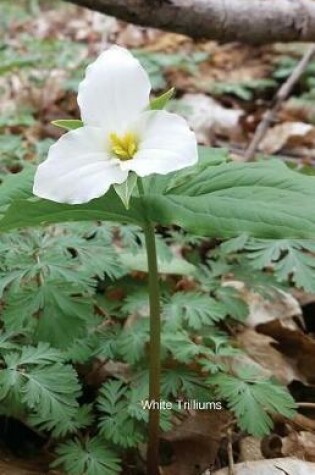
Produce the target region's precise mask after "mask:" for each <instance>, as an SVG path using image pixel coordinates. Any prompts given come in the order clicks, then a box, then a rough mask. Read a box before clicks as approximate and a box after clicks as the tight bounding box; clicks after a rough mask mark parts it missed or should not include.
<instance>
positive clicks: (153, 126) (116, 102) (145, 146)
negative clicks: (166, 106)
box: [33, 46, 198, 204]
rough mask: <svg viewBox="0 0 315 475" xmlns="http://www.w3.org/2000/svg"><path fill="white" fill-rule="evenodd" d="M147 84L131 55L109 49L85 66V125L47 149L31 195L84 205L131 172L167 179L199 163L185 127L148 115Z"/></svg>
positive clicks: (172, 117) (165, 116) (81, 96)
mask: <svg viewBox="0 0 315 475" xmlns="http://www.w3.org/2000/svg"><path fill="white" fill-rule="evenodd" d="M150 90H151V85H150V81H149V77H148V75H147V73H146V72H145V70H144V69H143V68H142V66H141V65H140V63H139V61H138V60H137V59H135V58H134V57H133V56H132V55H131V53H129V51H127V50H125V49H124V48H121V47H118V46H113V47H111V48H110V49H108V50H107V51H105V52H103V53H102V54H101V55H100V56H99V57H98V58H97V59H96V61H95V62H94V63H92V64H91V65H89V66H88V68H87V70H86V76H85V79H84V80H83V81H82V82H81V83H80V85H79V93H78V104H79V107H80V111H81V117H82V121H83V124H84V126H83V127H80V128H78V129H76V130H72V131H70V132H67V133H66V134H64V135H63V136H62V137H61V138H60V139H59V140H58V141H57V142H56V143H55V144H54V145H52V146H51V147H50V150H49V153H48V158H47V159H46V160H45V161H44V162H43V163H42V164H40V165H39V167H38V169H37V171H36V174H35V181H34V188H33V192H34V194H35V195H37V196H39V197H41V198H46V199H49V200H52V201H56V202H59V203H71V204H78V203H86V202H88V201H90V200H92V199H94V198H98V197H100V196H102V195H104V194H105V193H106V191H107V190H108V189H109V187H110V186H111V185H114V184H121V183H123V182H124V181H125V180H126V179H127V178H128V173H129V172H135V173H136V174H137V175H138V176H140V177H144V176H147V175H150V174H152V173H158V174H162V175H164V174H167V173H169V172H172V171H175V170H180V169H182V168H185V167H188V166H191V165H194V164H195V163H196V162H197V160H198V155H197V144H196V139H195V135H194V133H193V132H192V131H191V130H190V129H189V127H188V125H187V123H186V121H185V120H184V119H183V118H182V117H180V116H178V115H176V114H171V113H169V112H166V111H163V110H157V111H150V110H148V108H149V104H150V103H149V95H150Z"/></svg>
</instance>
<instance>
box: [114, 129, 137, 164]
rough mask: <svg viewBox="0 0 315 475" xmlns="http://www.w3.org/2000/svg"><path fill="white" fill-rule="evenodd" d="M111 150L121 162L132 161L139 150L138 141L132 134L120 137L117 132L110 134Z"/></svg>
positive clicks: (128, 133)
mask: <svg viewBox="0 0 315 475" xmlns="http://www.w3.org/2000/svg"><path fill="white" fill-rule="evenodd" d="M109 138H110V142H111V150H112V152H113V153H114V154H115V155H116V157H117V158H119V159H120V160H130V159H131V158H132V157H133V156H134V154H135V153H136V151H137V150H138V141H137V138H136V136H135V135H134V134H133V133H132V132H127V133H126V134H125V135H122V136H119V135H117V134H116V133H115V132H112V133H111V134H109Z"/></svg>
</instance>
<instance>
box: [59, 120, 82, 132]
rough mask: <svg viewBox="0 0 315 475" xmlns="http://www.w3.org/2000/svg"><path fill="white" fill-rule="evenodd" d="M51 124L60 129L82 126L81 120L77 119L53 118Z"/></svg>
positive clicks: (72, 128)
mask: <svg viewBox="0 0 315 475" xmlns="http://www.w3.org/2000/svg"><path fill="white" fill-rule="evenodd" d="M52 124H53V125H55V126H56V127H60V128H62V129H67V130H74V129H78V128H79V127H83V122H82V120H77V119H58V120H53V121H52Z"/></svg>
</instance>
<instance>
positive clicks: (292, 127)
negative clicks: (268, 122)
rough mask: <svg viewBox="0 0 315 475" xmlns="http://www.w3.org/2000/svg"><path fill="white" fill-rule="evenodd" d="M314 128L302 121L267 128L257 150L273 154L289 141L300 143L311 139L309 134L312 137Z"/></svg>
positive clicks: (295, 143)
mask: <svg viewBox="0 0 315 475" xmlns="http://www.w3.org/2000/svg"><path fill="white" fill-rule="evenodd" d="M314 133H315V128H314V127H313V126H312V125H310V124H306V123H304V122H285V123H284V124H279V125H275V126H274V127H272V128H271V129H269V130H268V131H267V133H266V136H265V137H264V139H263V140H262V141H261V143H260V145H259V150H261V151H262V152H264V153H268V154H273V153H275V152H278V151H279V150H281V149H282V148H283V147H284V146H285V145H287V144H288V143H289V142H290V144H294V145H301V144H304V143H305V141H306V142H310V141H311V136H310V134H311V135H312V136H313V137H314Z"/></svg>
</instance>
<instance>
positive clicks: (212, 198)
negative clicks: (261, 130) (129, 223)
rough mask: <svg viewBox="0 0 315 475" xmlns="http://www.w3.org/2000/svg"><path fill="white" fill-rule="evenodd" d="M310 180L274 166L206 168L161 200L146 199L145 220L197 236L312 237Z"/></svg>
mask: <svg viewBox="0 0 315 475" xmlns="http://www.w3.org/2000/svg"><path fill="white" fill-rule="evenodd" d="M314 202H315V179H314V178H313V177H308V176H304V175H301V174H299V173H296V172H294V171H291V170H289V169H288V168H287V167H286V166H285V165H284V164H283V163H281V162H278V161H272V162H259V163H253V164H237V163H228V164H222V165H218V166H216V167H208V168H206V169H204V170H203V171H202V172H201V173H200V174H198V175H195V176H191V177H190V179H189V180H186V181H185V182H184V183H181V184H180V185H179V186H177V187H176V188H175V189H172V190H170V193H169V194H166V195H164V196H156V195H148V196H147V197H146V198H145V205H146V210H147V215H148V216H149V217H150V218H151V220H152V221H154V222H159V223H160V224H162V225H169V224H176V225H178V226H181V227H183V228H184V229H186V230H187V231H190V232H192V233H195V234H198V235H205V236H214V237H222V238H227V237H233V236H236V235H238V234H240V233H248V234H249V235H251V236H255V237H262V238H273V239H279V238H283V237H296V238H297V237H300V238H307V239H309V238H314V237H315V214H314Z"/></svg>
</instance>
